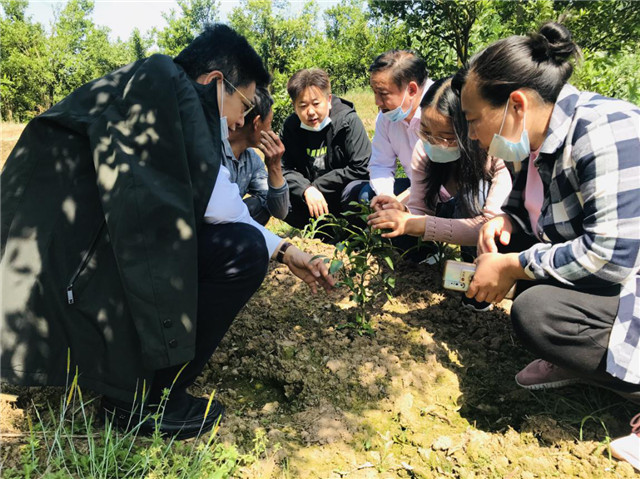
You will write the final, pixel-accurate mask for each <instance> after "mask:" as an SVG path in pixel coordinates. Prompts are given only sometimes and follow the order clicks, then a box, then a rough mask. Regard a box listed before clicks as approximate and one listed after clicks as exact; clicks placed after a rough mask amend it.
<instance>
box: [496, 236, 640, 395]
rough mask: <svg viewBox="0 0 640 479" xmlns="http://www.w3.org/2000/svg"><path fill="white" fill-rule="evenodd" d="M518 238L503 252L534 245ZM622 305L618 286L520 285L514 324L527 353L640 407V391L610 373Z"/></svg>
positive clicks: (551, 282) (520, 282)
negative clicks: (610, 348)
mask: <svg viewBox="0 0 640 479" xmlns="http://www.w3.org/2000/svg"><path fill="white" fill-rule="evenodd" d="M535 242H536V241H535V240H533V239H532V238H531V237H527V236H526V235H522V234H520V235H514V237H512V241H511V244H510V245H508V246H507V247H502V246H499V249H500V251H501V252H514V251H522V250H524V249H527V248H528V247H529V246H531V244H533V243H535ZM619 302H620V285H613V286H607V287H602V288H590V289H576V288H574V287H570V286H566V285H563V284H561V283H559V282H557V281H555V280H548V281H519V282H518V285H517V289H516V297H515V299H514V301H513V305H512V307H511V322H512V324H513V329H514V331H515V333H516V335H517V336H518V338H519V339H520V340H521V341H522V342H523V343H524V345H525V347H526V348H527V349H528V350H530V351H531V352H533V353H534V354H536V355H537V356H539V357H540V358H542V359H544V360H546V361H549V362H551V363H553V364H556V365H558V366H561V367H563V368H565V369H568V370H570V371H572V372H574V373H576V374H578V375H579V376H582V377H583V378H584V379H585V380H587V381H589V382H591V383H594V384H595V385H598V386H602V387H605V388H607V389H611V390H613V391H615V392H617V393H619V394H621V395H622V396H624V397H626V398H627V399H630V400H632V401H634V402H638V403H640V385H638V384H632V383H627V382H624V381H622V380H620V379H617V378H615V377H613V376H611V375H610V374H609V373H607V371H606V366H607V346H608V343H609V336H610V335H611V328H612V327H613V322H614V321H615V318H616V313H617V311H618V304H619Z"/></svg>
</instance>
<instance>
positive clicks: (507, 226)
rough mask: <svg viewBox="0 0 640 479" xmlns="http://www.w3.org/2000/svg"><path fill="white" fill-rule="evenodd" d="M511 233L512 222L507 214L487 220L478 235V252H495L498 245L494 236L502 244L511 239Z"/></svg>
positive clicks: (506, 243)
mask: <svg viewBox="0 0 640 479" xmlns="http://www.w3.org/2000/svg"><path fill="white" fill-rule="evenodd" d="M511 233H513V223H512V222H511V219H510V218H509V217H508V216H507V215H504V214H503V215H498V216H496V217H495V218H492V219H490V220H489V221H487V222H486V223H485V224H484V226H483V227H482V229H481V230H480V234H479V235H478V254H479V255H480V254H483V253H497V252H498V245H497V243H496V237H498V238H499V239H500V243H502V244H503V245H504V246H506V245H508V244H509V242H510V241H511Z"/></svg>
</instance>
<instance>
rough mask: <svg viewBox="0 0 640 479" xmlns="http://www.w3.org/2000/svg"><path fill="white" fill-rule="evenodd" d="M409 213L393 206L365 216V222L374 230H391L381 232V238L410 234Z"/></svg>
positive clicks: (410, 216)
mask: <svg viewBox="0 0 640 479" xmlns="http://www.w3.org/2000/svg"><path fill="white" fill-rule="evenodd" d="M410 218H412V215H411V213H407V212H406V211H400V210H397V209H395V208H391V209H387V210H380V211H376V212H375V213H373V214H370V215H369V216H368V217H367V224H368V225H369V226H371V228H372V229H376V230H391V231H387V232H385V233H382V237H383V238H395V237H396V236H400V235H404V234H412V232H410V231H409V228H408V225H409V223H408V221H409V219H410Z"/></svg>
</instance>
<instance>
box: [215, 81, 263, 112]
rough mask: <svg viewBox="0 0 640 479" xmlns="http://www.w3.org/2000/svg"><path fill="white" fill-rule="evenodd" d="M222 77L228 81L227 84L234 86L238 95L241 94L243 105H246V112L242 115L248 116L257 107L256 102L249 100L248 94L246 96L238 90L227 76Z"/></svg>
mask: <svg viewBox="0 0 640 479" xmlns="http://www.w3.org/2000/svg"><path fill="white" fill-rule="evenodd" d="M222 79H223V80H224V81H225V82H227V84H228V85H229V86H230V87H231V88H233V89H234V90H235V91H236V92H237V93H238V95H240V96H241V97H242V105H243V106H244V112H243V113H242V117H243V118H246V116H247V115H248V114H249V113H251V110H253V109H254V108H255V107H256V104H255V103H253V102H252V101H251V100H249V99H248V98H247V97H246V96H244V95H243V94H242V92H241V91H240V90H238V89H237V88H236V87H235V86H234V85H233V83H231V82H230V81H229V80H227V79H226V78H224V77H222Z"/></svg>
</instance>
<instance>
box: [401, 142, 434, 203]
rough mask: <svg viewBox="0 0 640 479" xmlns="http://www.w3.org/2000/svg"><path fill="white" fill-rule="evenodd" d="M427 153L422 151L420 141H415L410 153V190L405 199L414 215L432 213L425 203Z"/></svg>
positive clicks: (422, 147)
mask: <svg viewBox="0 0 640 479" xmlns="http://www.w3.org/2000/svg"><path fill="white" fill-rule="evenodd" d="M427 161H429V160H428V159H427V154H426V153H425V152H424V146H423V145H422V141H418V142H417V143H416V146H415V148H414V149H413V153H412V155H411V190H410V191H409V200H408V201H407V208H409V212H410V213H411V214H414V215H426V214H427V213H433V212H432V211H427V205H426V203H425V195H426V193H427V182H426V181H425V180H426V178H427V175H426V168H427Z"/></svg>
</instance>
